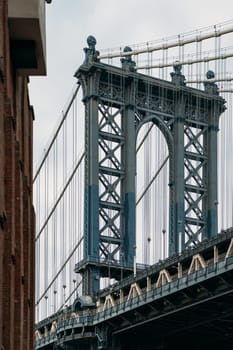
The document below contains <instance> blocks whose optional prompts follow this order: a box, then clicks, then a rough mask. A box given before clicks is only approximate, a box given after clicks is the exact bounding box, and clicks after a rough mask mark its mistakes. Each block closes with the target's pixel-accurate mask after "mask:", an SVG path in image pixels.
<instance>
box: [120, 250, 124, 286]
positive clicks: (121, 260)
mask: <svg viewBox="0 0 233 350" xmlns="http://www.w3.org/2000/svg"><path fill="white" fill-rule="evenodd" d="M123 262H124V252H120V264H121V281H122V280H123Z"/></svg>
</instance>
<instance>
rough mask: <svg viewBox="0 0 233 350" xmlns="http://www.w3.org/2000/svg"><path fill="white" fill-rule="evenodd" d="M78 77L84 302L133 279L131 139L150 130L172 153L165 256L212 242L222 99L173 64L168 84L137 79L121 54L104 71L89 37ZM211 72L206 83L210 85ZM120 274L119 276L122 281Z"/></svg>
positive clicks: (127, 55) (80, 268)
mask: <svg viewBox="0 0 233 350" xmlns="http://www.w3.org/2000/svg"><path fill="white" fill-rule="evenodd" d="M87 43H88V48H85V49H84V51H85V61H84V63H83V64H82V65H81V67H80V68H79V69H78V70H77V72H76V73H75V76H76V78H77V79H78V80H79V82H80V83H81V85H82V88H83V102H84V105H85V123H86V124H85V130H86V131H85V132H86V135H85V150H86V160H85V171H86V175H85V220H84V221H85V229H84V258H83V260H82V261H81V262H78V263H77V265H76V267H75V269H76V272H79V273H82V274H83V294H84V295H95V294H96V293H97V291H98V290H99V286H100V284H99V283H100V278H101V277H106V276H108V274H109V271H110V272H111V277H113V278H115V279H118V280H119V279H120V276H121V277H122V273H123V276H127V275H128V274H130V273H132V270H133V264H134V255H135V245H136V242H135V210H136V209H135V174H136V139H137V133H138V131H139V129H140V127H141V126H142V125H143V124H145V123H147V122H149V121H150V122H153V123H154V124H155V125H156V126H157V127H158V128H159V129H160V130H161V132H162V133H163V135H164V137H165V139H166V142H167V145H168V150H169V169H170V170H169V212H170V214H169V215H170V219H169V220H170V221H169V222H170V223H169V254H170V255H173V254H175V253H179V252H181V251H183V250H184V249H186V248H187V247H189V246H193V245H194V246H195V245H196V244H198V243H199V242H201V241H202V240H203V239H205V238H210V237H212V236H215V235H216V234H217V227H218V225H217V203H218V198H217V132H218V127H219V117H220V115H221V113H222V112H223V111H224V109H225V107H224V103H225V101H224V99H223V98H222V97H220V96H219V95H218V91H217V86H216V84H214V83H212V82H211V80H210V81H209V82H207V83H206V84H205V87H204V90H203V91H202V90H197V89H193V88H190V87H187V86H186V85H185V77H184V76H183V75H182V72H181V66H180V64H179V63H178V62H177V64H175V65H174V72H172V73H171V82H168V81H164V80H161V79H156V78H153V77H150V76H147V75H143V74H139V73H137V72H136V64H135V62H134V61H133V60H132V57H131V55H130V52H131V49H130V48H129V47H126V48H125V50H124V53H125V57H123V58H122V59H121V65H122V67H115V66H111V65H108V64H104V63H101V62H100V61H99V59H98V56H99V52H98V51H97V50H96V48H95V46H96V40H95V38H94V37H92V36H90V37H88V39H87ZM213 76H214V74H213V72H208V73H207V78H208V79H210V78H213ZM120 272H121V273H120Z"/></svg>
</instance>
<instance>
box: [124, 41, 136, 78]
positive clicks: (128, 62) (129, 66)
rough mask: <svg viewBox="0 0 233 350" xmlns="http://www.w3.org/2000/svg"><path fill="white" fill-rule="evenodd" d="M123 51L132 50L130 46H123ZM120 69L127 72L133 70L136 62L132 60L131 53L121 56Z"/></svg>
mask: <svg viewBox="0 0 233 350" xmlns="http://www.w3.org/2000/svg"><path fill="white" fill-rule="evenodd" d="M123 52H132V49H131V47H129V46H125V48H124V50H123ZM121 64H122V69H123V70H126V71H128V72H135V66H136V63H135V62H134V61H133V60H132V55H127V56H125V57H123V58H121Z"/></svg>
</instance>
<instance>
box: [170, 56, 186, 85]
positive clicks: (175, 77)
mask: <svg viewBox="0 0 233 350" xmlns="http://www.w3.org/2000/svg"><path fill="white" fill-rule="evenodd" d="M173 69H174V72H171V73H170V75H171V78H172V82H173V83H174V84H176V85H185V82H184V81H185V76H184V75H183V74H182V72H181V70H182V65H181V63H180V62H179V61H176V62H175V63H174V65H173Z"/></svg>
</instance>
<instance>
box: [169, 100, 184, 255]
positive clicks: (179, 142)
mask: <svg viewBox="0 0 233 350" xmlns="http://www.w3.org/2000/svg"><path fill="white" fill-rule="evenodd" d="M184 108H185V102H184V96H183V95H182V94H179V93H177V96H176V98H175V121H174V127H173V137H174V168H173V169H174V177H173V179H174V181H173V183H172V184H171V186H174V188H173V191H174V196H173V200H174V202H173V203H171V217H172V220H174V222H173V224H172V225H171V226H170V227H173V231H172V230H171V231H170V242H169V250H170V255H172V254H174V253H178V252H180V251H182V250H183V249H184ZM172 212H173V213H172ZM172 214H173V215H172Z"/></svg>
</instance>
